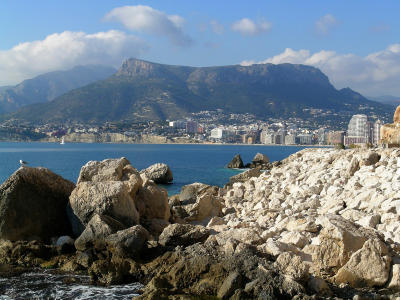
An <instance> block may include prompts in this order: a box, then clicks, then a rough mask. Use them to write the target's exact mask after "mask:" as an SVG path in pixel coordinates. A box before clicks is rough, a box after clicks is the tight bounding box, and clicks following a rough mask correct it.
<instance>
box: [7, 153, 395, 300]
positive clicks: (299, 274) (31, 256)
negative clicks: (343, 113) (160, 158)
mask: <svg viewBox="0 0 400 300" xmlns="http://www.w3.org/2000/svg"><path fill="white" fill-rule="evenodd" d="M399 158H400V149H397V148H391V149H352V150H337V149H321V148H314V149H304V150H302V151H299V152H297V153H295V154H293V155H291V156H289V157H288V158H286V159H284V160H283V161H281V163H280V164H274V166H273V167H272V168H271V169H270V170H267V171H263V172H262V171H259V172H254V171H252V170H249V171H247V172H244V173H242V174H241V176H240V180H236V181H233V182H231V183H230V184H227V185H226V186H225V188H219V187H216V186H209V185H205V184H201V183H193V184H190V185H187V186H184V187H183V188H182V190H181V193H180V194H178V195H174V196H171V197H170V198H168V196H167V194H166V192H165V190H163V189H162V188H160V187H158V186H157V185H156V184H155V183H154V181H153V180H151V179H150V178H149V177H148V175H146V173H145V172H141V173H139V172H138V171H137V170H136V169H135V168H134V167H133V166H132V165H131V164H130V163H129V161H128V160H127V159H125V158H120V159H109V160H104V161H101V162H96V161H91V162H89V163H87V164H86V165H85V166H83V167H82V169H81V172H80V176H79V179H78V182H77V184H76V185H75V184H73V183H71V182H68V181H66V180H65V179H62V178H61V177H60V176H58V175H56V174H54V173H52V172H51V171H49V170H47V169H43V168H28V167H22V168H20V169H19V170H18V171H16V173H14V174H13V175H12V176H11V177H10V178H9V179H8V180H7V181H6V182H5V183H3V184H2V185H1V186H0V216H1V221H0V237H1V238H2V240H1V241H0V263H1V264H3V266H5V265H8V266H10V265H11V266H13V267H12V268H11V269H12V270H20V271H21V272H23V269H22V270H21V268H29V267H38V266H39V267H42V268H55V269H59V270H62V271H65V272H83V273H85V274H89V275H90V276H91V280H92V282H93V283H94V284H102V285H109V284H118V283H127V282H134V281H136V282H141V283H143V284H145V287H144V288H143V290H142V293H141V295H140V296H139V297H138V299H190V297H194V296H196V297H203V298H202V299H291V298H296V299H329V298H332V297H336V299H337V298H342V299H349V298H353V299H377V297H378V298H379V297H380V298H379V299H396V297H399V296H400V293H399V291H400V227H399V221H400V220H399V214H400V172H399V171H398V170H399V167H400V159H399ZM43 207H46V209H43ZM56 214H57V217H56V219H57V221H55V220H54V219H53V220H51V219H49V218H48V217H49V216H50V215H56ZM20 216H24V222H17V220H19V217H20ZM51 224H53V225H55V224H57V225H59V226H58V227H55V226H51ZM46 228H47V230H46ZM49 228H51V229H52V230H53V231H51V232H50V231H49V230H48V229H49ZM53 237H57V239H53V241H52V242H51V240H52V238H53ZM24 240H30V241H24ZM33 240H35V241H33ZM10 272H11V271H10ZM1 274H3V276H4V275H7V272H5V273H4V272H3V273H1ZM207 297H208V298H207ZM212 297H216V298H212Z"/></svg>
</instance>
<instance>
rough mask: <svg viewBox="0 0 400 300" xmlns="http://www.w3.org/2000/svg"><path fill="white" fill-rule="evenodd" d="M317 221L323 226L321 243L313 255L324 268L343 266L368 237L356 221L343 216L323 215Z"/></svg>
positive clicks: (314, 259) (320, 236)
mask: <svg viewBox="0 0 400 300" xmlns="http://www.w3.org/2000/svg"><path fill="white" fill-rule="evenodd" d="M316 223H317V224H319V225H321V226H322V230H321V232H320V234H319V240H320V244H319V245H318V247H316V252H314V253H313V254H312V255H313V261H314V262H315V263H317V264H320V265H321V267H323V268H340V267H342V266H343V265H344V264H345V263H346V262H347V261H348V260H349V259H350V256H351V255H352V254H353V253H354V252H356V251H357V250H359V249H360V248H361V247H362V246H363V245H364V242H365V241H366V240H367V238H368V235H367V234H364V233H363V232H362V231H361V230H359V228H358V227H357V226H356V225H355V224H354V223H352V222H350V221H348V220H345V219H344V218H343V217H341V216H337V215H325V216H321V217H319V218H318V219H317V221H316Z"/></svg>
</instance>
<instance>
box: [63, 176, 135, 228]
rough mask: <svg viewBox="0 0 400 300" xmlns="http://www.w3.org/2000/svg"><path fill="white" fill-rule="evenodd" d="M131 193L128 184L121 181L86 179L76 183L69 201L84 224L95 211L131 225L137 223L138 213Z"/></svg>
mask: <svg viewBox="0 0 400 300" xmlns="http://www.w3.org/2000/svg"><path fill="white" fill-rule="evenodd" d="M131 193H132V190H131V187H130V185H129V184H126V183H125V182H122V181H106V182H91V181H87V182H81V183H79V184H78V185H77V187H76V188H75V189H74V190H73V192H72V194H71V196H70V199H69V201H70V205H71V208H72V210H73V212H74V214H75V215H76V216H77V217H78V218H79V220H80V221H81V222H82V223H83V224H84V225H86V224H88V222H89V221H90V219H91V218H92V216H93V215H94V214H95V213H96V214H99V215H107V216H110V217H112V218H114V219H116V220H118V221H120V222H122V223H123V224H125V225H126V226H133V225H136V224H138V223H139V214H138V212H137V210H136V206H135V202H134V200H133V198H132V196H131Z"/></svg>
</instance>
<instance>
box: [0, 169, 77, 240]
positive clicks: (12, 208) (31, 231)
mask: <svg viewBox="0 0 400 300" xmlns="http://www.w3.org/2000/svg"><path fill="white" fill-rule="evenodd" d="M74 187H75V185H74V184H73V183H72V182H70V181H68V180H66V179H64V178H62V177H61V176H59V175H57V174H55V173H53V172H52V171H50V170H49V169H46V168H30V167H27V166H23V167H21V168H19V169H18V170H17V171H16V172H14V173H13V174H12V175H11V176H10V177H9V178H8V179H7V180H6V181H5V182H4V183H3V184H2V185H1V186H0V238H3V239H10V240H14V241H15V240H32V239H40V240H44V241H49V240H50V239H51V238H52V237H56V236H61V235H68V234H70V233H71V227H70V224H69V221H68V217H67V213H66V207H67V203H68V197H69V195H70V194H71V192H72V190H73V189H74Z"/></svg>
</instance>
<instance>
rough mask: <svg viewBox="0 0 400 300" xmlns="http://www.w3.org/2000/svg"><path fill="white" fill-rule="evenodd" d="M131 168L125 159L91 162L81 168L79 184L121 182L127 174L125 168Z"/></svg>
mask: <svg viewBox="0 0 400 300" xmlns="http://www.w3.org/2000/svg"><path fill="white" fill-rule="evenodd" d="M126 166H130V163H129V160H127V159H126V158H125V157H121V158H119V159H105V160H103V161H89V162H88V163H87V164H85V165H84V166H83V167H82V168H81V172H80V174H79V178H78V184H79V183H81V182H84V181H94V182H101V181H119V180H122V179H123V177H124V175H125V176H126V175H127V172H126V170H125V172H124V168H125V167H126Z"/></svg>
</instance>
